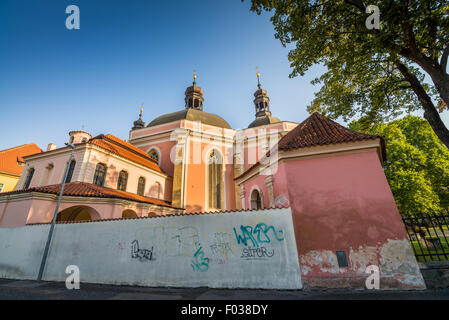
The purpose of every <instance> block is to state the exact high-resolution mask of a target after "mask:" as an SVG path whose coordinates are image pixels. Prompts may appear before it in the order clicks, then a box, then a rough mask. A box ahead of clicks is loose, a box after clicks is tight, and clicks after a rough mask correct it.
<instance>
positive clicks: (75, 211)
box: [56, 206, 100, 222]
mask: <svg viewBox="0 0 449 320" xmlns="http://www.w3.org/2000/svg"><path fill="white" fill-rule="evenodd" d="M99 219H100V214H99V213H98V212H97V211H96V210H95V209H93V208H91V207H87V206H73V207H70V208H67V209H64V210H62V211H61V212H59V213H58V215H57V216H56V221H57V222H62V221H92V220H99Z"/></svg>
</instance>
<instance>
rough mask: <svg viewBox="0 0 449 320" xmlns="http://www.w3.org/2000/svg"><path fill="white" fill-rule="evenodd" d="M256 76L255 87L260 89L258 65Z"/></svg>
mask: <svg viewBox="0 0 449 320" xmlns="http://www.w3.org/2000/svg"><path fill="white" fill-rule="evenodd" d="M256 76H257V87H258V88H259V89H260V88H261V85H260V79H259V78H260V73H259V67H256Z"/></svg>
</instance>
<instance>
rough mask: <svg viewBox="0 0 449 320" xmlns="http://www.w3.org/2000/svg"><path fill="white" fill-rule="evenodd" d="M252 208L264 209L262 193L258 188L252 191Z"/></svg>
mask: <svg viewBox="0 0 449 320" xmlns="http://www.w3.org/2000/svg"><path fill="white" fill-rule="evenodd" d="M251 209H263V207H262V195H261V193H260V192H259V190H257V189H254V190H253V191H252V192H251Z"/></svg>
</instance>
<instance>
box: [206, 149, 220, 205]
mask: <svg viewBox="0 0 449 320" xmlns="http://www.w3.org/2000/svg"><path fill="white" fill-rule="evenodd" d="M222 168H223V161H222V157H221V155H220V154H219V153H218V152H217V151H215V150H213V151H212V152H211V153H210V155H209V159H208V177H209V179H208V180H209V181H208V184H207V185H208V193H209V194H208V205H209V209H221V208H222V205H221V202H222V197H221V191H222V188H223V187H222V183H223V169H222Z"/></svg>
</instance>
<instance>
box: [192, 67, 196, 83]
mask: <svg viewBox="0 0 449 320" xmlns="http://www.w3.org/2000/svg"><path fill="white" fill-rule="evenodd" d="M195 83H196V70H195V69H193V84H195Z"/></svg>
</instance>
